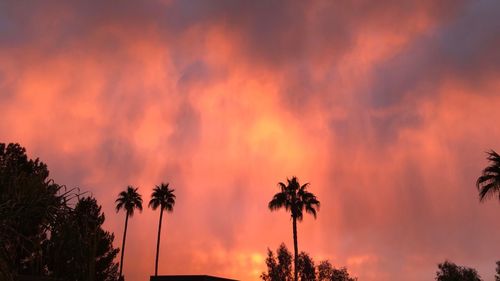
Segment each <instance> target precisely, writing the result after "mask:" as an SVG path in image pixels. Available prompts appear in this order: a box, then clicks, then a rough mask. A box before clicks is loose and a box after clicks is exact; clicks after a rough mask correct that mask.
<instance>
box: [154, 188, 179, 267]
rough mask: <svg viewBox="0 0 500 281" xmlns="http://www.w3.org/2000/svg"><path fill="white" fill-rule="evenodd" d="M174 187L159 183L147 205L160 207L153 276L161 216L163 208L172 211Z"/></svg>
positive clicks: (158, 248) (157, 253) (158, 247)
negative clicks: (170, 187)
mask: <svg viewBox="0 0 500 281" xmlns="http://www.w3.org/2000/svg"><path fill="white" fill-rule="evenodd" d="M174 191H175V190H174V189H169V188H168V183H167V184H164V183H161V184H160V185H157V186H156V187H155V188H154V189H153V193H152V194H151V200H150V201H149V207H151V208H152V209H153V210H156V208H158V207H160V222H159V224H158V240H157V241H156V262H155V276H158V256H159V255H160V233H161V221H162V218H163V210H167V212H172V211H173V210H174V205H175V194H174Z"/></svg>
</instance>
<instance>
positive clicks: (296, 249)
mask: <svg viewBox="0 0 500 281" xmlns="http://www.w3.org/2000/svg"><path fill="white" fill-rule="evenodd" d="M292 220H293V248H294V252H295V253H294V258H293V274H294V279H293V280H294V281H297V280H299V272H298V271H297V265H298V263H299V260H298V257H299V247H298V245H297V244H298V243H297V218H296V217H295V216H293V217H292Z"/></svg>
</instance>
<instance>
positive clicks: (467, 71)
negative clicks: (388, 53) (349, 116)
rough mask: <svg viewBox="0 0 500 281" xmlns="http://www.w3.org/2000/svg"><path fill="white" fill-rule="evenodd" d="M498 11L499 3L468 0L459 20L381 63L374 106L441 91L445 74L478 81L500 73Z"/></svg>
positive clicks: (375, 88) (420, 39)
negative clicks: (440, 84) (441, 83)
mask: <svg viewBox="0 0 500 281" xmlns="http://www.w3.org/2000/svg"><path fill="white" fill-rule="evenodd" d="M499 10H500V2H498V1H472V2H469V3H468V4H467V5H465V6H464V7H463V9H462V10H461V11H460V13H459V14H458V15H457V17H456V18H454V19H453V20H451V21H450V22H445V23H443V25H441V26H438V27H436V28H435V29H433V30H431V31H430V32H429V33H426V34H424V35H422V36H421V37H420V38H417V39H416V40H415V41H414V42H411V44H408V47H407V48H405V49H403V50H402V51H401V52H400V53H399V54H397V55H395V56H394V57H392V58H390V59H389V60H388V61H386V62H384V63H382V64H380V65H379V66H378V67H376V69H375V71H374V73H375V78H374V82H373V84H374V87H373V91H372V93H371V99H372V102H373V106H375V107H386V106H391V105H394V104H398V103H400V102H402V101H403V99H404V98H412V99H417V100H418V99H422V98H429V97H430V96H434V95H436V94H438V93H437V91H438V89H436V86H437V85H438V84H439V83H440V82H442V81H443V79H446V78H451V79H457V80H462V81H466V82H467V83H469V84H476V83H480V81H482V79H483V78H485V77H484V76H485V75H488V76H489V75H491V74H492V73H496V74H497V75H498V74H500V52H498V51H497V50H498V48H500V37H499V35H498V34H500V18H499V17H498V11H499ZM487 78H489V77H487Z"/></svg>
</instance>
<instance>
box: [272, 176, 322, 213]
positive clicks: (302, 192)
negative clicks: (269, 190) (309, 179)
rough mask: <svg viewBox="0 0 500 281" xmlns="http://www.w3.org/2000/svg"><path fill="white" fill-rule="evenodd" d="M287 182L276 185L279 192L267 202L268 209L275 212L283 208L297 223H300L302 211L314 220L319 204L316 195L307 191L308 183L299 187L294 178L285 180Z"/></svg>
mask: <svg viewBox="0 0 500 281" xmlns="http://www.w3.org/2000/svg"><path fill="white" fill-rule="evenodd" d="M287 181H288V184H284V183H282V182H279V183H278V186H279V187H280V189H281V191H280V192H278V193H276V194H275V195H274V197H273V199H272V200H271V201H270V202H269V209H270V210H271V211H276V210H279V209H280V208H285V210H287V211H289V212H291V215H292V217H294V218H296V219H297V220H298V221H302V219H303V216H304V215H303V213H304V210H305V211H306V213H309V214H311V215H313V216H314V218H316V213H317V211H318V209H319V206H320V203H319V201H318V199H317V198H316V195H314V194H312V193H311V192H309V191H307V187H308V186H309V183H306V184H304V185H300V184H299V182H298V180H297V178H296V177H293V178H292V179H287Z"/></svg>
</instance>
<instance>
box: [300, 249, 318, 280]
mask: <svg viewBox="0 0 500 281" xmlns="http://www.w3.org/2000/svg"><path fill="white" fill-rule="evenodd" d="M298 271H299V277H300V281H316V267H315V266H314V261H313V259H312V258H311V257H310V256H309V255H308V254H307V253H305V252H301V253H300V254H299V261H298Z"/></svg>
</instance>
